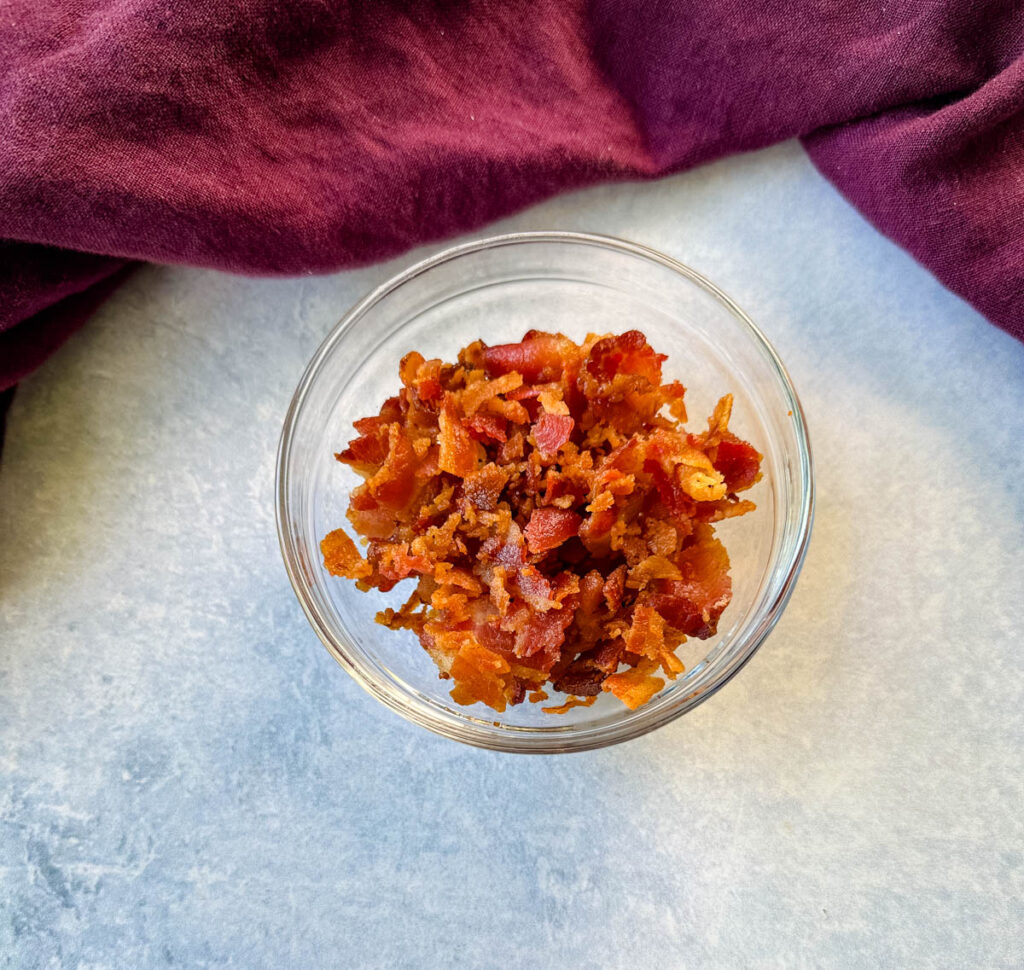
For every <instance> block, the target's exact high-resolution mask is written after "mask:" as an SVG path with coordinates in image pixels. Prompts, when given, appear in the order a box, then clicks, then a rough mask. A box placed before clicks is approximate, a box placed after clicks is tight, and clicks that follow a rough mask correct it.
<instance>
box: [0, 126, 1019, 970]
mask: <svg viewBox="0 0 1024 970" xmlns="http://www.w3.org/2000/svg"><path fill="white" fill-rule="evenodd" d="M527 228H530V229H532V228H578V229H588V230H593V231H598V232H607V233H612V234H616V235H621V236H624V237H627V238H631V239H636V240H638V241H641V242H644V243H647V244H650V245H652V246H655V247H657V248H659V249H662V250H664V251H665V252H668V253H670V254H672V255H673V256H677V257H679V258H680V259H682V260H684V261H686V262H688V263H690V264H692V265H693V266H694V267H696V268H698V269H700V270H701V271H703V272H704V273H706V274H707V275H708V276H710V277H711V278H712V279H713V280H715V281H716V282H718V283H719V284H721V285H722V286H723V287H724V288H725V289H726V290H727V291H728V292H729V293H730V294H732V295H733V296H734V297H735V298H736V299H737V300H738V301H739V302H740V304H741V305H743V306H744V307H745V308H746V309H747V310H748V311H750V312H751V313H752V315H753V316H754V318H755V319H756V320H757V321H758V323H759V324H760V325H761V326H762V327H763V329H764V330H765V331H766V332H767V334H768V335H769V337H770V338H771V339H772V340H773V341H774V343H775V344H776V346H777V347H778V349H779V350H780V352H781V354H782V356H783V358H784V359H785V360H786V362H787V364H788V365H789V368H790V370H791V373H792V375H793V378H794V381H795V383H796V386H797V388H798V390H799V391H800V393H801V395H802V398H803V401H804V404H805V406H806V408H807V412H808V417H809V421H810V426H811V432H812V438H813V443H814V447H815V458H816V463H817V482H818V489H819V491H818V495H819V501H818V515H817V523H816V529H815V534H814V539H813V541H812V544H811V549H810V554H809V557H808V560H807V565H806V567H805V570H804V573H803V577H802V579H801V581H800V584H799V586H798V588H797V591H796V594H795V596H794V598H793V600H792V603H791V605H790V607H789V610H788V612H787V613H786V615H785V616H784V617H783V619H782V621H781V622H780V623H779V626H778V628H777V630H776V632H775V633H774V635H773V636H772V637H771V638H770V639H769V641H768V642H767V644H766V645H765V646H764V648H763V649H762V650H761V651H760V653H759V654H758V655H757V657H755V658H754V660H753V662H752V663H751V664H750V665H749V666H748V667H747V668H746V670H745V671H744V672H743V673H742V674H741V675H740V677H739V678H737V680H735V681H734V682H733V683H732V684H731V685H730V686H729V687H728V688H727V689H726V690H724V691H723V692H722V693H720V694H719V695H717V696H716V697H714V698H713V699H712V700H711V701H709V702H708V703H707V704H705V705H703V706H702V707H700V708H699V709H698V710H696V711H695V712H694V713H693V714H691V715H689V716H687V717H685V718H683V719H681V720H679V721H677V722H676V723H674V724H672V725H671V726H669V727H668V728H666V729H664V730H662V731H660V732H657V733H655V734H653V735H651V736H648V737H646V738H643V739H641V740H638V741H635V742H632V743H629V744H626V745H623V746H619V747H616V748H612V749H608V750H605V751H600V752H593V753H590V754H585V755H575V756H566V757H554V758H527V757H521V756H518V757H517V756H510V755H496V754H491V753H487V752H484V751H479V750H473V749H470V748H463V747H461V746H459V745H457V744H454V743H452V742H449V741H444V740H441V739H440V738H436V737H433V736H431V735H429V734H427V733H426V732H424V731H422V730H421V729H418V728H415V727H413V726H411V725H409V724H407V723H405V722H404V721H402V720H401V719H399V718H398V717H396V716H395V715H393V714H391V713H389V712H388V711H387V710H385V709H384V708H383V707H381V706H379V705H377V704H376V703H375V702H374V701H373V700H372V699H371V698H370V697H369V696H368V695H366V694H364V693H363V692H362V691H361V690H360V689H359V688H358V687H357V686H356V685H355V684H354V683H353V682H351V681H350V680H349V679H348V678H347V677H346V676H345V674H344V673H343V672H342V671H341V670H340V668H338V667H337V666H336V665H335V663H334V661H332V660H331V659H330V657H329V656H328V655H327V653H326V651H325V650H324V649H323V648H322V647H321V646H320V644H319V643H318V641H317V640H316V638H315V637H314V635H313V633H312V632H311V630H310V629H309V628H308V626H307V624H306V622H305V620H304V619H303V617H302V614H301V613H300V611H299V607H298V605H297V603H296V601H295V599H294V597H293V595H292V592H291V590H290V588H289V586H288V583H287V580H286V578H285V573H284V569H283V567H282V565H281V562H280V558H279V554H278V550H277V543H276V538H275V535H274V526H273V512H272V481H273V459H274V450H275V447H276V444H277V437H278V432H279V429H280V425H281V420H282V417H283V414H284V410H285V407H286V405H287V403H288V400H289V397H290V394H291V391H292V389H293V387H294V385H295V383H296V381H297V380H298V377H299V374H300V372H301V370H302V367H303V365H304V363H305V362H306V360H307V358H308V357H309V356H310V355H311V354H312V352H313V350H314V349H315V347H316V345H317V344H318V342H319V341H320V339H321V337H322V336H323V334H324V333H325V332H326V330H327V329H328V328H329V327H330V326H331V325H332V323H333V322H334V321H335V319H336V318H337V317H338V316H339V315H340V314H341V313H342V312H343V311H344V310H345V309H346V308H347V307H348V305H349V304H350V303H352V302H353V301H354V300H355V299H356V298H357V297H359V296H360V295H361V294H363V293H364V292H365V291H366V290H367V289H368V288H369V287H371V286H373V285H375V284H376V283H378V282H380V281H382V280H383V279H385V278H386V277H388V276H389V275H391V274H392V273H394V272H395V271H396V270H397V269H399V268H400V267H402V266H404V265H406V264H407V263H408V262H410V261H411V260H412V259H413V258H418V257H419V256H421V255H423V253H424V252H425V251H426V250H424V251H423V252H417V253H415V254H410V255H407V256H406V257H404V258H402V259H400V260H396V261H394V262H393V263H391V264H388V265H384V266H375V267H372V268H369V269H365V270H360V271H358V272H352V273H342V274H338V275H335V276H331V277H327V278H319V279H304V280H291V281H267V280H250V279H240V278H231V277H227V276H221V275H218V274H216V273H212V272H199V271H193V270H187V269H162V268H150V269H145V270H143V271H141V272H139V273H138V274H137V275H135V276H134V277H133V278H132V279H131V280H130V281H129V282H128V283H127V284H126V285H125V286H124V287H123V289H121V290H120V291H119V292H118V293H117V294H116V296H115V297H114V298H113V299H111V300H110V301H109V302H108V303H107V304H106V305H105V306H104V307H103V308H102V310H101V311H100V312H99V313H98V314H97V316H96V317H95V318H94V319H93V321H92V322H91V324H90V325H89V326H88V328H87V329H86V330H84V331H83V332H82V333H81V334H80V335H78V336H77V337H76V338H74V339H73V340H72V341H71V342H70V343H69V344H68V345H67V346H66V347H65V348H64V349H62V350H61V351H60V352H59V353H58V355H57V356H56V357H55V358H54V359H53V360H52V361H50V362H49V363H48V364H47V365H46V366H45V367H44V368H43V369H42V370H41V371H40V372H39V373H38V374H37V375H35V376H34V377H32V378H31V379H30V380H28V381H26V382H25V383H24V385H23V387H22V388H21V390H20V391H19V393H18V395H17V397H16V400H15V403H14V406H13V410H12V412H11V416H10V426H9V435H8V442H7V448H6V453H5V454H4V456H3V465H2V469H0V515H2V520H0V535H2V539H3V541H2V546H0V779H2V780H0V966H2V967H5V968H6V967H10V968H18V970H22V968H25V970H30V968H36V967H76V968H95V970H99V968H149V967H171V966H185V967H195V968H198V967H244V968H256V967H273V968H276V970H280V968H290V967H295V968H321V967H323V968H337V967H360V968H362V967H381V968H385V967H386V968H404V967H424V968H435V967H441V966H453V965H457V966H464V967H473V968H475V967H480V968H489V967H498V966H500V967H509V968H512V967H523V968H526V967H530V968H537V967H572V968H601V970H611V968H638V967H673V968H675V967H697V966H701V967H722V968H735V967H785V968H790V967H795V968H801V967H808V968H811V967H863V968H874V967H895V966H898V967H903V968H907V967H971V968H975V967H1020V966H1022V965H1024V928H1022V927H1024V901H1022V900H1024V822H1022V817H1024V787H1022V774H1024V772H1022V760H1024V756H1022V751H1024V678H1022V673H1021V670H1022V660H1024V653H1022V646H1024V644H1022V630H1024V579H1022V577H1024V542H1022V539H1024V488H1022V485H1021V482H1022V481H1024V448H1022V446H1024V346H1022V345H1020V344H1018V343H1016V342H1014V341H1013V340H1011V339H1010V338H1009V337H1007V336H1006V335H1005V334H1002V333H1000V332H999V331H997V330H995V329H994V328H992V327H990V326H989V325H988V324H986V323H985V322H984V321H983V320H982V319H981V318H980V317H979V316H978V315H977V314H975V313H974V312H973V311H972V310H971V309H970V308H968V307H967V306H965V305H964V304H963V303H962V302H960V301H959V300H958V299H956V298H955V297H953V296H951V295H950V294H949V293H947V292H945V291H944V290H943V289H942V288H941V287H940V286H939V285H938V284H937V283H935V282H934V281H933V280H932V279H931V278H930V277H929V275H928V274H927V273H926V272H925V271H923V270H922V269H921V268H919V267H918V266H916V265H915V264H914V263H913V262H912V261H911V260H910V259H909V258H908V257H907V256H905V255H904V254H902V253H901V252H900V251H898V250H897V249H896V248H895V247H894V246H892V245H890V244H889V243H888V242H886V241H885V240H884V239H882V238H880V237H879V236H878V235H877V234H876V233H875V232H874V231H873V230H872V229H871V228H870V227H868V226H867V225H866V224H865V223H864V222H862V221H861V219H860V218H859V217H858V216H857V215H856V213H855V212H853V211H852V210H851V209H850V208H848V207H847V205H846V204H845V203H844V202H843V201H842V200H841V199H840V198H839V197H838V196H837V194H836V193H835V192H834V191H833V190H832V189H831V188H830V187H829V186H828V185H827V184H826V183H825V182H824V181H823V180H822V179H821V178H820V177H819V176H818V175H817V174H816V173H815V172H814V170H813V169H812V168H811V166H810V164H809V163H808V162H807V161H806V159H805V157H804V156H803V154H802V152H801V151H800V149H799V148H798V147H796V146H795V145H792V144H791V145H785V146H781V147H779V148H776V149H772V150H770V151H767V152H762V153H759V154H756V155H751V156H747V157H744V158H739V159H732V160H729V161H727V162H725V163H721V164H718V165H714V166H711V167H708V168H704V169H702V170H699V171H696V172H692V173H689V174H685V175H682V176H678V177H674V178H671V179H668V180H666V181H663V182H660V183H657V184H651V185H624V186H613V187H603V188H598V189H594V190H588V191H585V192H581V193H578V194H575V195H570V196H566V197H563V198H560V199H556V200H554V201H552V202H549V203H547V204H544V205H542V206H539V207H537V208H534V209H531V210H529V211H527V212H525V213H522V214H520V215H519V216H517V217H515V218H512V219H509V220H506V221H505V222H503V223H501V224H500V225H499V226H497V227H491V228H490V229H489V230H488V231H497V230H509V229H527Z"/></svg>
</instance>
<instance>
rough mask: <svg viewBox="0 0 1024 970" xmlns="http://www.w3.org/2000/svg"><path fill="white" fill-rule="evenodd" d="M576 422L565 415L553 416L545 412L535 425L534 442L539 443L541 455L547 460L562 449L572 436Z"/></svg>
mask: <svg viewBox="0 0 1024 970" xmlns="http://www.w3.org/2000/svg"><path fill="white" fill-rule="evenodd" d="M575 423H576V422H575V421H573V419H572V418H570V417H567V416H565V415H559V414H551V413H550V412H548V411H545V412H544V413H543V414H541V416H540V417H539V418H537V420H536V421H535V422H534V425H533V429H532V430H533V440H534V441H535V442H536V443H537V447H538V448H539V449H540V453H541V455H543V456H544V457H545V458H547V457H549V456H551V455H553V454H554V453H555V452H556V451H558V449H559V448H561V447H562V445H564V444H565V443H566V442H567V441H568V440H569V435H571V434H572V429H573V426H574V425H575Z"/></svg>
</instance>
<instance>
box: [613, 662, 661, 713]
mask: <svg viewBox="0 0 1024 970" xmlns="http://www.w3.org/2000/svg"><path fill="white" fill-rule="evenodd" d="M656 669H657V664H652V663H650V662H649V661H648V662H646V663H640V664H639V665H638V666H636V667H634V668H633V669H632V670H624V671H623V672H622V673H620V674H612V675H611V676H609V677H606V678H605V681H604V683H603V684H602V685H601V689H602V690H605V691H610V692H611V693H612V694H614V695H615V696H616V697H617V698H618V699H619V700H620V701H622V703H623V704H625V705H626V707H628V708H629V709H630V710H631V711H635V710H636V709H637V708H638V707H642V706H643V705H644V704H646V703H647V702H648V701H649V700H650V699H651V698H652V697H653V696H654V695H655V694H657V693H658V691H659V690H661V688H662V687H664V686H665V681H664V680H662V678H661V677H653V676H651V671H652V670H656Z"/></svg>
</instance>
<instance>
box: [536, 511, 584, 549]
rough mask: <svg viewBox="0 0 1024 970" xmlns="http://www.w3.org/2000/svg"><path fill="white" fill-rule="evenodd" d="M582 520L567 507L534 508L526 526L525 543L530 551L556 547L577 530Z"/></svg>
mask: <svg viewBox="0 0 1024 970" xmlns="http://www.w3.org/2000/svg"><path fill="white" fill-rule="evenodd" d="M582 521H583V520H582V519H581V518H580V517H579V516H578V515H577V514H576V513H575V512H570V511H569V510H568V509H557V508H556V509H534V511H533V514H532V515H531V516H530V522H529V524H528V525H527V526H526V543H527V545H528V546H529V547H530V552H534V553H536V552H547V551H548V550H549V549H557V548H558V547H559V546H560V545H561V544H562V543H563V542H565V541H566V540H568V539H571V538H572V537H573V536H574V535H576V533H577V532H579V530H580V523H581V522H582Z"/></svg>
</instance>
